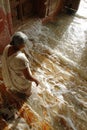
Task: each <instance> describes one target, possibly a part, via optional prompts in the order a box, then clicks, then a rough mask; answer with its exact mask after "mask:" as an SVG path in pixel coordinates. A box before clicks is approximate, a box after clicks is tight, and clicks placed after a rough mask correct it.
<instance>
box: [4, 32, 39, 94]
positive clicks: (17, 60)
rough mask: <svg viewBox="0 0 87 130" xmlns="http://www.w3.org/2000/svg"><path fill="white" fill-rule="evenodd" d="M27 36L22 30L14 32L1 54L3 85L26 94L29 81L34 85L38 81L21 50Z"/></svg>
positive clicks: (28, 88) (29, 85)
mask: <svg viewBox="0 0 87 130" xmlns="http://www.w3.org/2000/svg"><path fill="white" fill-rule="evenodd" d="M27 41H28V37H27V36H26V35H25V34H24V33H22V32H16V33H15V34H14V35H13V37H12V40H11V42H10V44H9V45H7V46H6V47H5V49H4V51H3V55H2V75H3V80H4V84H5V86H6V87H7V88H8V90H11V91H12V92H18V93H22V94H25V95H27V96H29V95H30V93H31V83H32V82H33V81H34V82H35V83H36V85H38V84H39V81H38V80H37V79H36V78H34V77H33V76H32V73H31V70H30V67H29V60H28V59H27V57H26V55H25V54H24V53H23V52H22V50H23V49H24V47H25V44H26V42H27Z"/></svg>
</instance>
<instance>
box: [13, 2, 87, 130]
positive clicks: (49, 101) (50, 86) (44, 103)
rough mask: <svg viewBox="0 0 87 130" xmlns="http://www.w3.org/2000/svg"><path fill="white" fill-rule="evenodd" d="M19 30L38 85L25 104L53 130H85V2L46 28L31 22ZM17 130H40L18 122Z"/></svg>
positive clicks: (86, 38) (35, 21) (86, 51)
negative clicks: (26, 37) (74, 12)
mask: <svg viewBox="0 0 87 130" xmlns="http://www.w3.org/2000/svg"><path fill="white" fill-rule="evenodd" d="M18 30H22V31H23V32H25V33H26V34H27V35H28V36H29V39H30V42H29V43H28V48H27V54H28V58H29V61H30V67H31V70H32V72H33V74H34V76H35V77H37V78H38V80H39V81H40V85H39V86H38V87H37V88H36V86H35V84H34V83H33V87H32V95H31V96H30V97H29V99H28V100H27V103H28V104H29V105H30V106H31V107H32V109H33V110H34V112H35V113H36V114H38V115H39V119H40V120H45V121H46V122H48V123H49V124H50V126H51V127H52V128H53V129H54V130H87V0H82V1H81V3H80V8H79V10H78V12H77V13H76V14H75V15H66V14H62V15H61V16H59V17H58V19H57V22H56V23H50V24H47V25H46V26H45V25H44V26H43V25H42V24H41V21H40V20H37V19H30V21H29V22H28V23H26V24H24V25H23V26H21V27H20V28H19V29H18ZM14 125H15V123H13V125H12V126H14ZM16 129H17V130H25V129H26V130H29V129H31V130H42V129H40V126H39V125H37V123H34V124H33V125H32V128H29V127H28V125H27V123H26V122H23V121H21V120H20V122H19V123H18V124H16V127H15V130H16ZM44 130H45V128H44ZM46 130H49V129H46Z"/></svg>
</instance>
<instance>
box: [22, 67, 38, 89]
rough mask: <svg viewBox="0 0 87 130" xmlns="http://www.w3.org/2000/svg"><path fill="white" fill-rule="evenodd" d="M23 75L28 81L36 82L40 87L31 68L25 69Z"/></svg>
mask: <svg viewBox="0 0 87 130" xmlns="http://www.w3.org/2000/svg"><path fill="white" fill-rule="evenodd" d="M23 74H24V76H25V78H26V79H28V80H30V81H34V82H35V83H36V85H37V86H38V84H39V81H38V80H37V79H36V78H34V77H33V76H32V73H31V70H30V68H29V67H26V68H25V69H23Z"/></svg>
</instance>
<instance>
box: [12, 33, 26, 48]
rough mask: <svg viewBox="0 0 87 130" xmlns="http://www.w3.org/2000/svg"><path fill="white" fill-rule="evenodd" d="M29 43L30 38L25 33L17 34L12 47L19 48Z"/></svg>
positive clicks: (13, 37) (13, 38) (14, 36)
mask: <svg viewBox="0 0 87 130" xmlns="http://www.w3.org/2000/svg"><path fill="white" fill-rule="evenodd" d="M27 41H28V37H27V36H26V35H25V34H24V33H23V32H16V33H15V34H14V35H13V36H12V40H11V42H10V45H13V46H17V47H18V46H21V45H23V44H26V42H27Z"/></svg>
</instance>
